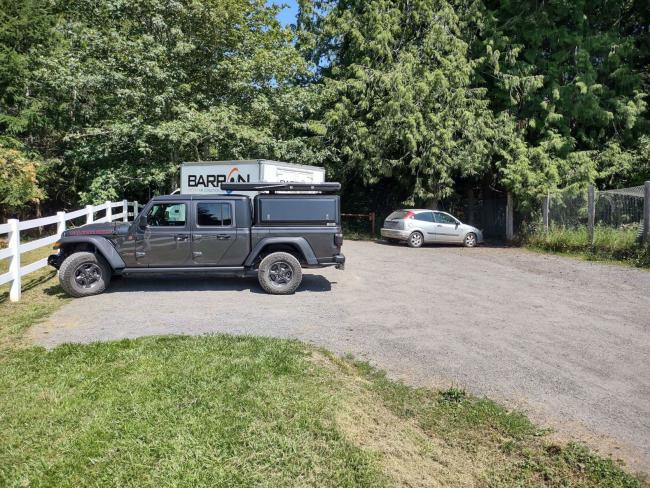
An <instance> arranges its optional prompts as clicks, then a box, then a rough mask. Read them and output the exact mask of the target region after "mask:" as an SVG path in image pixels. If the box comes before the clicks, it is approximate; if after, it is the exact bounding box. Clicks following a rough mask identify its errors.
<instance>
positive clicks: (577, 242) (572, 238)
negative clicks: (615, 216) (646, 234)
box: [524, 226, 650, 268]
mask: <svg viewBox="0 0 650 488" xmlns="http://www.w3.org/2000/svg"><path fill="white" fill-rule="evenodd" d="M638 238H639V229H638V227H634V226H633V227H628V228H620V229H613V228H611V227H596V228H595V230H594V246H593V247H592V246H590V245H589V241H588V233H587V229H586V228H585V227H582V228H576V229H562V228H551V229H549V231H548V232H534V233H532V234H531V235H529V236H527V237H526V238H525V241H524V243H525V245H526V246H527V247H529V248H531V249H534V250H539V251H548V252H555V253H560V254H568V255H575V256H579V257H582V258H584V259H589V260H596V261H614V262H620V263H624V264H628V265H631V266H637V267H641V268H650V248H649V247H648V246H642V245H641V244H640V243H639V240H638Z"/></svg>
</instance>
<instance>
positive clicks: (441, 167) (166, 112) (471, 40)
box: [0, 0, 650, 210]
mask: <svg viewBox="0 0 650 488" xmlns="http://www.w3.org/2000/svg"><path fill="white" fill-rule="evenodd" d="M300 7H301V10H300V15H299V18H298V21H297V24H296V26H295V29H294V28H292V27H282V26H281V25H280V24H279V22H278V21H277V19H276V17H275V15H276V13H277V11H278V7H273V6H267V5H266V2H264V1H262V0H253V1H249V0H181V1H170V0H141V1H138V2H124V1H123V0H106V1H102V2H100V1H97V0H69V1H68V0H0V144H2V145H3V146H6V147H8V148H17V149H18V150H19V151H21V152H22V153H23V154H24V155H25V156H24V158H23V159H24V161H25V164H26V165H28V166H29V164H31V163H29V162H28V161H39V162H40V163H39V165H38V168H37V178H36V183H35V185H36V186H35V188H36V189H38V191H40V192H42V195H47V198H48V199H51V200H53V202H52V205H53V206H54V205H56V206H58V207H60V206H66V207H71V206H74V205H78V204H79V203H82V202H88V201H93V200H103V199H105V198H115V197H116V196H120V197H121V196H127V197H129V198H137V199H140V200H144V199H146V198H147V197H148V196H149V195H150V194H155V193H161V192H168V191H170V190H172V189H174V188H175V187H176V186H177V183H178V169H179V165H180V163H181V162H182V161H192V160H209V159H235V158H258V157H259V158H275V159H282V160H288V161H292V162H297V163H305V164H313V165H325V166H326V168H327V170H328V176H329V178H330V179H339V180H341V181H343V183H344V184H345V188H346V191H348V192H349V193H350V194H351V195H353V196H354V197H355V201H359V202H360V203H359V205H361V206H364V207H368V208H370V209H373V210H377V209H378V208H379V207H382V208H383V207H384V206H386V207H389V206H394V205H395V202H401V201H407V202H409V203H411V204H415V203H423V204H426V203H430V200H431V199H437V198H445V197H452V196H455V197H458V195H465V194H466V192H467V190H470V191H478V192H483V193H489V192H491V191H494V190H496V191H498V192H501V191H505V190H508V191H511V192H513V193H514V194H515V195H516V197H517V201H518V202H519V204H520V205H521V206H523V207H526V206H531V205H533V204H535V202H536V198H537V196H538V195H539V194H542V193H546V192H547V191H548V190H549V189H553V188H555V187H558V186H559V187H565V186H572V185H579V184H580V185H583V184H584V183H586V182H596V183H597V184H598V185H600V186H601V187H612V186H626V185H632V184H639V183H640V182H641V181H644V180H645V179H648V178H650V135H649V131H650V123H649V120H648V115H647V114H648V110H647V99H646V98H647V96H646V95H647V93H648V91H649V87H650V71H648V66H650V34H648V30H647V25H648V23H649V22H650V19H649V18H648V11H647V8H645V6H644V3H643V2H627V1H623V0H615V1H614V2H611V1H607V2H606V1H605V0H597V1H592V2H588V1H587V0H578V1H573V0H560V1H557V2H550V3H549V2H541V3H540V2H536V1H533V0H508V1H499V2H497V1H493V0H434V1H430V0H415V1H414V0H408V1H406V0H363V1H362V0H301V1H300ZM30 171H31V169H30V168H26V169H25V172H27V173H29V172H30ZM5 186H7V184H6V183H5ZM12 191H13V190H12ZM387 191H388V192H389V193H390V194H389V195H386V192H387ZM30 198H31V197H29V195H27V196H26V197H25V196H23V197H20V198H13V197H12V199H11V202H13V203H5V206H8V205H10V206H11V208H13V207H14V206H15V205H23V204H24V203H25V202H29V201H30ZM41 198H44V197H41ZM19 200H20V202H22V203H20V202H19ZM32 200H33V198H32ZM7 202H9V200H7ZM5 208H10V207H5Z"/></svg>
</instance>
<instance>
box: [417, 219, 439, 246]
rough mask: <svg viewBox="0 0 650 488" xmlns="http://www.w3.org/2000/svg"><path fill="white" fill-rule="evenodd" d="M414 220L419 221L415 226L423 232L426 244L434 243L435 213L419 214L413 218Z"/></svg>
mask: <svg viewBox="0 0 650 488" xmlns="http://www.w3.org/2000/svg"><path fill="white" fill-rule="evenodd" d="M413 220H416V221H417V222H416V223H415V225H416V226H417V227H419V228H420V229H421V230H422V233H423V234H424V242H433V241H434V240H435V233H436V227H435V222H434V219H433V212H429V211H426V212H418V213H416V214H415V215H414V216H413Z"/></svg>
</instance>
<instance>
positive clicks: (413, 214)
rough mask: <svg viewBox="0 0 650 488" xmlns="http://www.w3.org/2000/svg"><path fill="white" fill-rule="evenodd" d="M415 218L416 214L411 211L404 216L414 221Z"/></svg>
mask: <svg viewBox="0 0 650 488" xmlns="http://www.w3.org/2000/svg"><path fill="white" fill-rule="evenodd" d="M414 216H415V212H411V211H410V210H409V211H408V212H406V215H405V216H404V218H405V219H412V218H413V217H414Z"/></svg>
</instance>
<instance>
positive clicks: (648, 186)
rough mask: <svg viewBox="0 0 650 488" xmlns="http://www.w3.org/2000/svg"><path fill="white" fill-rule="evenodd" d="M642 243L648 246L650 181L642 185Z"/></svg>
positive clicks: (649, 236) (649, 242)
mask: <svg viewBox="0 0 650 488" xmlns="http://www.w3.org/2000/svg"><path fill="white" fill-rule="evenodd" d="M643 243H644V244H645V245H646V246H650V181H646V182H645V184H644V185H643Z"/></svg>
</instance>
